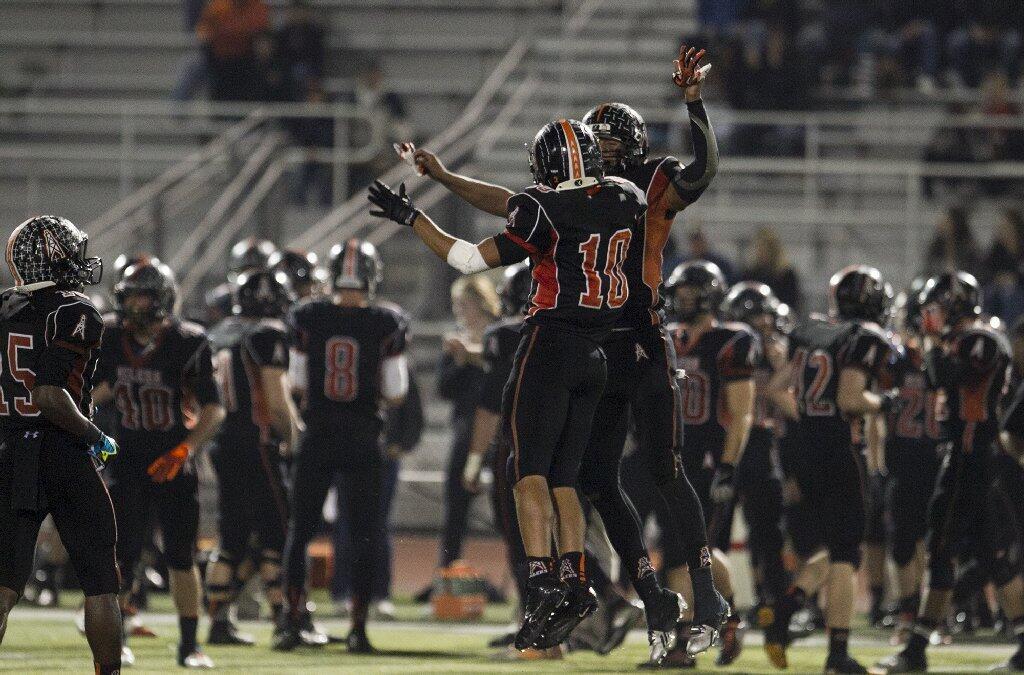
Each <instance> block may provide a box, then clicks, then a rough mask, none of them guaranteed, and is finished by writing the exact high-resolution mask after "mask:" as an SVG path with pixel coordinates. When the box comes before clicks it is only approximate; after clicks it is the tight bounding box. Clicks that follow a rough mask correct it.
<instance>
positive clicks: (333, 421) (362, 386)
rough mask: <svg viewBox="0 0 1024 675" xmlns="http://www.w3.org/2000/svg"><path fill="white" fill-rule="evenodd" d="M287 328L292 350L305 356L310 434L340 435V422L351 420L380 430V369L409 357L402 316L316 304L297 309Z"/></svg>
mask: <svg viewBox="0 0 1024 675" xmlns="http://www.w3.org/2000/svg"><path fill="white" fill-rule="evenodd" d="M288 323H289V328H290V329H291V331H292V333H293V335H292V347H293V348H294V349H295V351H296V352H298V353H299V354H300V355H305V362H306V363H305V376H306V377H305V379H306V400H305V409H304V411H303V418H304V419H305V421H306V425H307V426H308V427H309V428H310V430H311V431H314V430H321V431H323V430H327V431H331V430H335V431H336V430H337V428H338V427H337V425H338V422H339V421H340V420H345V421H349V420H353V418H355V420H356V421H365V423H366V424H370V425H378V427H379V426H380V425H382V424H383V418H382V416H381V410H380V408H381V405H380V401H381V366H382V365H383V363H384V360H385V359H388V358H391V357H396V356H399V355H401V354H402V353H403V352H404V351H405V338H406V332H407V330H408V328H407V326H408V324H407V322H406V320H405V317H404V316H403V315H402V313H401V312H400V311H399V310H397V309H394V308H392V307H389V306H386V305H380V304H376V305H370V306H367V307H342V306H340V305H337V304H335V303H334V302H333V301H332V300H331V299H330V298H317V299H314V300H307V301H304V302H302V303H300V304H299V305H297V306H296V307H294V308H293V309H292V311H291V314H290V315H289V317H288ZM300 364H301V359H300V360H299V363H298V364H296V365H300ZM378 430H379V429H378Z"/></svg>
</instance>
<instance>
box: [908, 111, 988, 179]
mask: <svg viewBox="0 0 1024 675" xmlns="http://www.w3.org/2000/svg"><path fill="white" fill-rule="evenodd" d="M948 112H949V117H950V118H957V117H961V116H963V115H966V114H968V113H969V112H970V109H969V108H968V106H967V105H966V104H963V103H951V104H950V106H949V111H948ZM975 136H976V134H974V133H973V131H972V130H971V129H969V128H966V127H963V126H960V125H959V123H958V122H955V121H954V120H953V119H950V120H949V122H948V123H944V124H942V125H939V126H938V127H936V129H935V134H934V135H933V136H932V138H931V140H929V141H928V145H927V146H925V150H924V157H923V159H924V161H925V162H929V163H930V162H935V163H939V164H942V163H956V164H966V163H970V162H975V161H978V157H977V153H976V151H975V146H976V145H977V143H976V141H975ZM922 183H923V187H924V194H925V196H926V197H929V198H931V197H934V196H935V194H936V190H937V188H939V187H944V188H945V189H947V190H958V189H959V190H970V189H972V187H973V186H974V185H975V183H976V181H975V180H974V179H969V178H953V177H940V178H936V177H932V176H925V177H924V178H923V179H922Z"/></svg>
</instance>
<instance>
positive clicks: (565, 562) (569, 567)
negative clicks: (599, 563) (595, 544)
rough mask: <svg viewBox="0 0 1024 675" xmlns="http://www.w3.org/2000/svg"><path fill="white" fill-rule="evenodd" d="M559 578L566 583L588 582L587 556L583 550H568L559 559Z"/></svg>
mask: <svg viewBox="0 0 1024 675" xmlns="http://www.w3.org/2000/svg"><path fill="white" fill-rule="evenodd" d="M558 578H559V580H561V581H562V582H564V583H574V584H586V583H587V557H586V556H585V555H583V552H582V551H568V552H566V553H563V554H562V556H561V557H560V558H559V559H558Z"/></svg>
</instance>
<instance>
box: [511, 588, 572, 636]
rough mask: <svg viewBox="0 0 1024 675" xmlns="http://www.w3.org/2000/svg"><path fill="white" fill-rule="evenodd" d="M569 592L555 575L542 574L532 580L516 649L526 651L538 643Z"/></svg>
mask: <svg viewBox="0 0 1024 675" xmlns="http://www.w3.org/2000/svg"><path fill="white" fill-rule="evenodd" d="M567 592H568V589H567V588H566V587H565V584H563V583H562V582H561V581H559V580H558V579H556V578H555V576H554V575H553V574H550V573H547V574H542V575H540V576H536V577H534V578H532V579H530V581H529V582H528V584H527V588H526V611H525V613H524V616H523V625H522V627H521V628H520V629H519V632H518V633H516V639H515V643H514V644H515V648H516V649H526V648H527V647H533V646H534V645H535V644H536V643H537V640H538V639H539V638H540V636H541V634H542V633H543V632H544V628H545V627H546V626H547V623H548V619H550V618H551V614H552V613H553V612H554V611H555V609H556V608H558V606H559V605H561V604H562V601H564V600H565V596H566V593H567Z"/></svg>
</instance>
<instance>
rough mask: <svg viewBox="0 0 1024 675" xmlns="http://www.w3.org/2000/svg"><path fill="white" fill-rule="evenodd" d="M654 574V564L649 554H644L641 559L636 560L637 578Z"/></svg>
mask: <svg viewBox="0 0 1024 675" xmlns="http://www.w3.org/2000/svg"><path fill="white" fill-rule="evenodd" d="M651 574H654V565H652V564H651V559H650V558H648V557H647V556H643V557H642V558H640V560H637V561H636V578H637V579H643V578H645V577H647V576H650V575H651Z"/></svg>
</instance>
